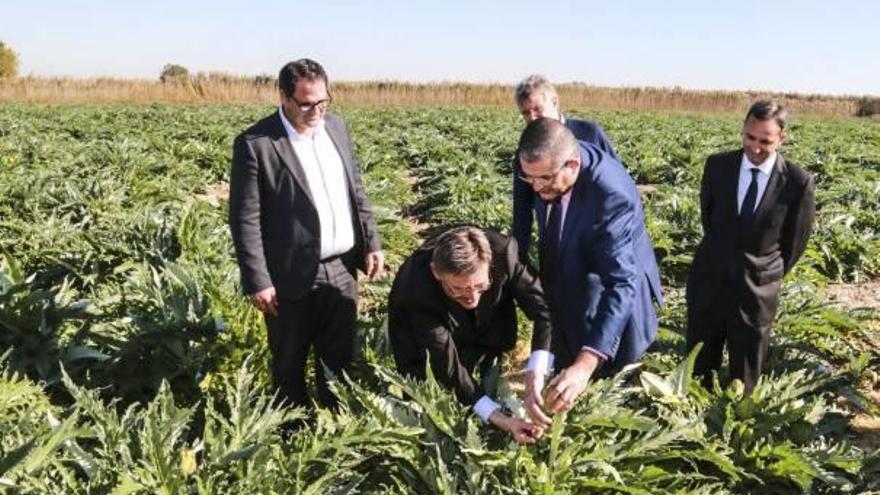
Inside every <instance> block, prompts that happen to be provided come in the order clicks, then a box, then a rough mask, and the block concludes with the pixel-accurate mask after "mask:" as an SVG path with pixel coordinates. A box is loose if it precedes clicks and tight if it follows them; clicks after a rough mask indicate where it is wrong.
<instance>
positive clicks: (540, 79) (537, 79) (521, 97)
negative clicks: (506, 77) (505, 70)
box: [513, 74, 556, 107]
mask: <svg viewBox="0 0 880 495" xmlns="http://www.w3.org/2000/svg"><path fill="white" fill-rule="evenodd" d="M534 93H541V94H543V95H544V96H556V88H554V87H553V85H552V84H550V81H549V80H547V78H546V77H544V76H542V75H540V74H532V75H530V76H528V77H526V78H525V79H523V80H522V81H520V83H519V84H517V85H516V88H515V89H514V90H513V99H514V101H516V106H518V107H521V106H522V105H523V103H524V102H525V101H526V100H528V99H529V97H531V96H532V94H534Z"/></svg>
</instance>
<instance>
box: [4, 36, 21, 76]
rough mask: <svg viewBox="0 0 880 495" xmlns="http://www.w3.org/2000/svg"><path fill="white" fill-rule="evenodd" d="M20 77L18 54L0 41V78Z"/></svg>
mask: <svg viewBox="0 0 880 495" xmlns="http://www.w3.org/2000/svg"><path fill="white" fill-rule="evenodd" d="M17 75H18V54H17V53H15V52H14V51H12V48H10V47H9V46H8V45H7V44H6V43H3V42H2V41H0V78H2V77H16V76H17Z"/></svg>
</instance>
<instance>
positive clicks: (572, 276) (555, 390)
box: [518, 118, 663, 412]
mask: <svg viewBox="0 0 880 495" xmlns="http://www.w3.org/2000/svg"><path fill="white" fill-rule="evenodd" d="M518 157H519V161H520V165H521V168H522V174H521V176H520V177H519V179H518V180H520V181H522V182H523V183H526V184H528V185H530V186H531V189H532V191H533V192H534V193H535V194H534V196H535V199H534V201H533V202H532V205H531V206H532V208H533V209H534V211H535V216H536V217H537V219H538V227H539V232H540V239H541V246H540V254H541V260H540V267H541V283H542V285H543V287H544V292H545V295H546V296H547V298H548V300H549V303H550V310H551V315H552V319H553V329H554V333H553V338H552V351H553V354H554V356H555V367H556V369H558V370H562V371H561V372H560V373H559V375H557V376H556V378H554V380H553V381H552V382H551V383H550V384H549V385H548V387H547V389H548V395H547V398H546V402H545V408H546V409H548V410H550V411H553V412H558V411H563V410H567V409H569V408H570V407H571V406H572V404H573V403H574V400H575V399H576V398H577V396H578V395H579V394H580V393H581V392H582V391H583V389H584V387H585V386H586V384H587V382H588V381H589V379H590V377H591V376H593V375H596V376H599V377H604V376H609V375H611V374H613V373H615V372H617V371H619V370H620V369H621V368H623V366H625V365H627V364H630V363H632V362H634V361H636V360H638V359H639V358H640V357H641V356H642V354H643V353H644V352H645V350H646V349H647V348H648V346H649V345H650V344H651V343H652V342H653V341H654V338H655V336H656V333H657V315H656V313H655V311H654V304H653V303H654V302H657V303H658V304H660V305H662V303H663V300H662V295H661V290H660V273H659V268H658V267H657V261H656V259H655V257H654V251H653V248H652V247H651V240H650V238H649V237H648V233H647V231H646V229H645V215H644V211H643V209H642V205H641V201H640V200H639V196H638V192H637V191H636V186H635V183H634V182H633V180H632V178H631V177H630V176H629V174H628V173H627V171H626V169H624V168H623V165H621V163H620V162H619V161H618V160H617V159H615V158H613V157H612V156H610V155H609V154H607V153H605V152H604V151H602V150H601V149H600V148H598V147H596V146H594V145H592V144H590V143H587V142H583V141H578V140H576V139H575V137H574V135H573V134H572V132H571V131H570V130H569V129H567V128H566V127H565V126H564V125H562V124H561V123H560V122H559V121H558V120H555V119H550V118H543V119H538V120H535V121H533V122H531V123H530V124H529V125H528V126H527V127H526V129H525V131H523V134H522V136H521V137H520V141H519V151H518ZM529 227H531V226H529Z"/></svg>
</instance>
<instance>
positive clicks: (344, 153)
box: [324, 115, 355, 195]
mask: <svg viewBox="0 0 880 495" xmlns="http://www.w3.org/2000/svg"><path fill="white" fill-rule="evenodd" d="M336 123H337V120H336V119H333V118H332V117H330V116H329V115H328V116H327V117H325V118H324V129H325V130H326V131H327V135H328V136H330V141H333V146H335V147H336V152H337V153H339V158H340V159H341V160H342V164H343V167H342V168H343V169H344V170H345V179H346V180H347V181H348V192H349V195H352V194H354V191H355V187H354V177H352V174H351V169H352V168H353V167H354V164H353V163H351V160H350V157H351V153H349V151H350V150H348V149H346V150H343V148H342V145H340V143H342V142H343V141H342V130H341V129H339V128H338V126H337V125H336Z"/></svg>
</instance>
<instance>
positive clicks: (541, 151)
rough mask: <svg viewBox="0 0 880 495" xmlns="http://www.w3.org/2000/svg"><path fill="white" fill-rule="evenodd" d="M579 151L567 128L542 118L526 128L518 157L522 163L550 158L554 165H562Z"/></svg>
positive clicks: (520, 140) (572, 135) (520, 142)
mask: <svg viewBox="0 0 880 495" xmlns="http://www.w3.org/2000/svg"><path fill="white" fill-rule="evenodd" d="M577 150H578V144H577V140H576V139H575V137H574V134H572V133H571V131H570V130H568V128H567V127H565V126H564V125H562V124H561V123H560V122H559V121H558V120H556V119H548V118H541V119H537V120H534V121H532V122H530V123H529V125H527V126H526V128H525V130H524V131H523V133H522V135H521V136H520V138H519V151H518V156H519V159H520V161H521V162H535V161H538V160H542V159H547V158H549V159H550V161H551V162H553V163H561V162H563V161H565V160H568V159H569V158H571V157H573V156H574V155H575V154H576V153H577Z"/></svg>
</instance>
